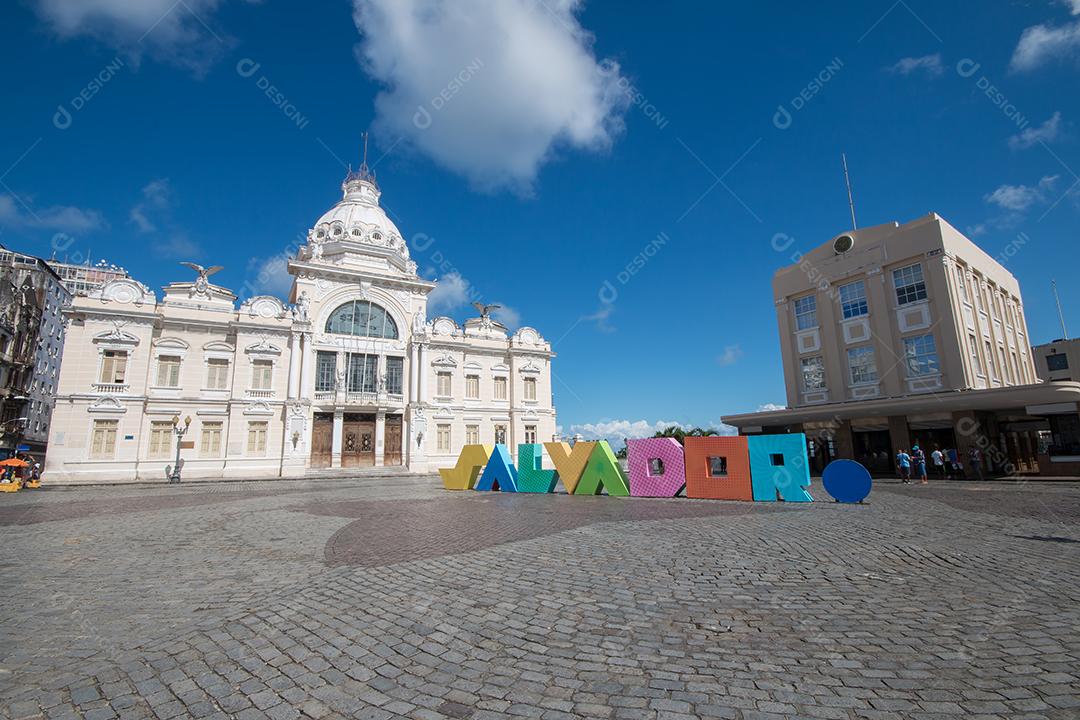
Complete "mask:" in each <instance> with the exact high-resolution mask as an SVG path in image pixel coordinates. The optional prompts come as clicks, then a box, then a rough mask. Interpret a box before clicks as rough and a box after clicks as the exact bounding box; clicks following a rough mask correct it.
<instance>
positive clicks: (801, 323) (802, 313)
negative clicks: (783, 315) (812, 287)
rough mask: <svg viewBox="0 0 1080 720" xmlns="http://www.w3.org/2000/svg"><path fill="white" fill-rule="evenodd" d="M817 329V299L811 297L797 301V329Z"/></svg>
mask: <svg viewBox="0 0 1080 720" xmlns="http://www.w3.org/2000/svg"><path fill="white" fill-rule="evenodd" d="M816 327H817V297H815V296H813V295H810V296H808V297H803V298H799V299H798V300H796V301H795V329H796V330H809V329H810V328H816Z"/></svg>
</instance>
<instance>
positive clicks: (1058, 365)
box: [1014, 355, 1069, 372]
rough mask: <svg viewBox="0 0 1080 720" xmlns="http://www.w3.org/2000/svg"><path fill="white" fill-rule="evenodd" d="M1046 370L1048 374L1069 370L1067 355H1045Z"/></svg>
mask: <svg viewBox="0 0 1080 720" xmlns="http://www.w3.org/2000/svg"><path fill="white" fill-rule="evenodd" d="M1014 362H1015V361H1014ZM1046 369H1047V370H1049V371H1050V372H1060V371H1062V370H1068V369H1069V356H1068V355H1047V356H1046Z"/></svg>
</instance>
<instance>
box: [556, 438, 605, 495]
mask: <svg viewBox="0 0 1080 720" xmlns="http://www.w3.org/2000/svg"><path fill="white" fill-rule="evenodd" d="M595 447H596V443H594V442H579V443H577V444H576V445H574V447H573V448H572V449H571V447H570V444H569V443H564V442H550V443H544V448H545V449H546V450H547V451H548V455H550V456H551V462H553V463H555V469H556V470H557V471H558V473H559V479H560V480H562V484H563V487H564V488H566V492H568V493H569V494H571V495H573V494H574V490H576V489H577V484H578V480H580V479H581V473H583V472H585V464H586V463H587V462H589V456H590V455H592V451H593V448H595Z"/></svg>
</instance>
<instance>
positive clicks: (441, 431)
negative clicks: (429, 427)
mask: <svg viewBox="0 0 1080 720" xmlns="http://www.w3.org/2000/svg"><path fill="white" fill-rule="evenodd" d="M435 439H436V442H437V445H438V450H439V452H441V453H448V452H450V426H449V425H439V426H438V429H437V431H436V435H435Z"/></svg>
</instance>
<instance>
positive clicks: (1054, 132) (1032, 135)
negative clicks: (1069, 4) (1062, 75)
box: [1009, 0, 1080, 150]
mask: <svg viewBox="0 0 1080 720" xmlns="http://www.w3.org/2000/svg"><path fill="white" fill-rule="evenodd" d="M1077 2H1080V0H1077ZM1059 137H1061V113H1060V112H1055V113H1054V114H1053V115H1051V116H1050V119H1049V120H1047V121H1046V122H1044V123H1043V124H1042V125H1039V126H1038V127H1029V128H1024V129H1023V130H1022V131H1021V132H1020V134H1018V135H1013V136H1012V137H1011V138H1009V147H1010V148H1012V149H1013V150H1024V149H1026V148H1029V147H1031V146H1032V145H1035V144H1036V143H1052V142H1054V141H1055V140H1057V139H1058V138H1059Z"/></svg>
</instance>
